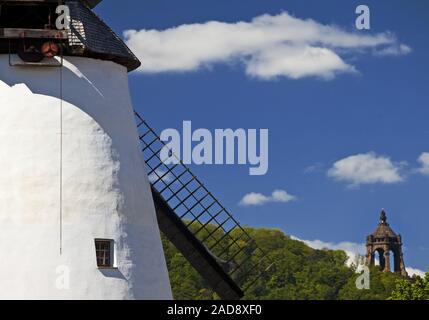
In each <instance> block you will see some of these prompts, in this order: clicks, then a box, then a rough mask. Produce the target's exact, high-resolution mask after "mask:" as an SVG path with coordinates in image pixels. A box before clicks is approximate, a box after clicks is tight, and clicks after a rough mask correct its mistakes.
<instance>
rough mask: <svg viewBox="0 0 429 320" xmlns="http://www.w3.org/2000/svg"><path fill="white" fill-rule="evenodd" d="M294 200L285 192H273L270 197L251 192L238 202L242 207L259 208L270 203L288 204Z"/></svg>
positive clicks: (293, 197)
mask: <svg viewBox="0 0 429 320" xmlns="http://www.w3.org/2000/svg"><path fill="white" fill-rule="evenodd" d="M294 200H296V197H295V196H293V195H291V194H289V193H287V191H285V190H274V191H273V193H272V194H271V196H266V195H263V194H262V193H256V192H251V193H248V194H246V195H245V196H244V197H243V198H242V199H241V201H240V205H242V206H261V205H264V204H266V203H270V202H283V203H286V202H290V201H294Z"/></svg>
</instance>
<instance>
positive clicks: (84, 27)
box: [65, 0, 141, 71]
mask: <svg viewBox="0 0 429 320" xmlns="http://www.w3.org/2000/svg"><path fill="white" fill-rule="evenodd" d="M92 2H96V1H92ZM65 3H66V5H68V6H69V8H70V16H71V32H70V35H69V37H70V39H69V45H70V46H71V47H72V48H73V49H74V50H72V55H79V56H88V57H93V58H97V59H103V60H111V61H114V62H116V63H118V64H121V65H124V66H126V67H127V69H128V71H131V70H134V69H137V68H138V67H139V66H140V65H141V63H140V61H139V60H138V59H137V57H136V56H135V55H134V54H133V53H132V52H131V50H130V49H129V48H128V47H127V46H126V44H125V43H124V42H123V41H122V40H121V38H120V37H119V36H118V35H117V34H115V33H114V32H113V31H112V29H110V27H109V26H108V25H107V24H106V23H104V22H103V21H102V20H101V19H100V18H99V17H98V16H97V15H96V14H95V13H94V12H92V11H91V10H90V9H89V8H88V7H87V6H86V5H84V4H83V3H82V2H81V1H78V0H66V1H65Z"/></svg>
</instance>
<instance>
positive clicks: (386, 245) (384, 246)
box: [366, 210, 408, 277]
mask: <svg viewBox="0 0 429 320" xmlns="http://www.w3.org/2000/svg"><path fill="white" fill-rule="evenodd" d="M366 249H367V254H366V264H367V265H368V266H373V265H375V254H376V252H378V255H379V260H380V269H381V270H382V271H383V272H390V267H391V266H390V254H393V264H394V266H393V271H394V272H395V273H398V274H401V275H402V276H404V277H407V276H408V274H407V271H406V270H405V263H404V256H403V253H402V238H401V235H400V234H396V233H395V232H394V231H393V230H392V228H390V226H389V224H388V223H387V216H386V212H385V211H384V210H382V211H381V214H380V223H379V224H378V227H377V229H375V231H374V232H373V233H372V234H371V235H369V236H368V237H367V240H366Z"/></svg>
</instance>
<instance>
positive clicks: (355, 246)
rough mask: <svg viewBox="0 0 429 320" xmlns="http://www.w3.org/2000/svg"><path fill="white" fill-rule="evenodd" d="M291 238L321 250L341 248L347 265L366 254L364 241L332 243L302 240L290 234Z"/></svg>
mask: <svg viewBox="0 0 429 320" xmlns="http://www.w3.org/2000/svg"><path fill="white" fill-rule="evenodd" d="M291 238H292V239H294V240H298V241H301V242H304V243H305V244H306V245H307V246H309V247H310V248H313V249H317V250H322V249H329V250H343V251H344V252H345V253H346V254H347V256H348V258H349V259H348V260H347V265H348V266H350V265H351V264H352V263H354V264H356V262H357V261H358V258H359V257H362V256H365V254H366V247H365V244H364V243H355V242H347V241H344V242H339V243H333V242H324V241H321V240H302V239H299V238H297V237H295V236H291Z"/></svg>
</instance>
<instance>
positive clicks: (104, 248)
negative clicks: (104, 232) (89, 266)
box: [95, 239, 114, 268]
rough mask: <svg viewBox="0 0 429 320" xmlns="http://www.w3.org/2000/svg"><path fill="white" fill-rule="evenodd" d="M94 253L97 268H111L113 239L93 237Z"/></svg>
mask: <svg viewBox="0 0 429 320" xmlns="http://www.w3.org/2000/svg"><path fill="white" fill-rule="evenodd" d="M95 253H96V256H97V266H98V267H99V268H113V256H114V255H113V240H104V239H95Z"/></svg>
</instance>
